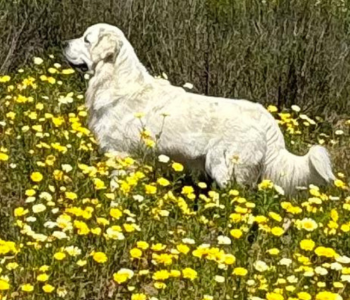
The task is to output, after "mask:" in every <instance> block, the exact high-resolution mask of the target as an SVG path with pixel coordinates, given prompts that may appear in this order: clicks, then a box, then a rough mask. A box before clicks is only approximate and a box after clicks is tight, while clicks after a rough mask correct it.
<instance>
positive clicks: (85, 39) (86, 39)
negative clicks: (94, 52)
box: [84, 36, 90, 44]
mask: <svg viewBox="0 0 350 300" xmlns="http://www.w3.org/2000/svg"><path fill="white" fill-rule="evenodd" d="M87 37H88V36H85V37H84V43H86V44H90V42H89V40H88V38H87Z"/></svg>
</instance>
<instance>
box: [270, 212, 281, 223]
mask: <svg viewBox="0 0 350 300" xmlns="http://www.w3.org/2000/svg"><path fill="white" fill-rule="evenodd" d="M269 217H270V218H272V219H274V220H275V221H277V222H281V221H282V217H281V216H280V215H279V214H276V213H275V212H273V211H271V212H269Z"/></svg>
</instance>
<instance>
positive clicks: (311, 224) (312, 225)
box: [301, 218, 318, 231]
mask: <svg viewBox="0 0 350 300" xmlns="http://www.w3.org/2000/svg"><path fill="white" fill-rule="evenodd" d="M301 227H302V228H303V229H305V230H307V231H314V230H315V229H316V228H317V227H318V225H317V223H316V222H315V221H314V220H313V219H310V218H304V219H303V220H301Z"/></svg>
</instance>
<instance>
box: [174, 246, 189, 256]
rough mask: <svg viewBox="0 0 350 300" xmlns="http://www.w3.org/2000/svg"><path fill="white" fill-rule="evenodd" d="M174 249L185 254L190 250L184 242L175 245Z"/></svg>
mask: <svg viewBox="0 0 350 300" xmlns="http://www.w3.org/2000/svg"><path fill="white" fill-rule="evenodd" d="M176 249H177V250H178V251H179V252H180V253H183V254H187V253H188V252H189V251H190V248H189V247H188V246H187V245H184V244H180V245H177V246H176Z"/></svg>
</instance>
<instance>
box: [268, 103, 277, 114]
mask: <svg viewBox="0 0 350 300" xmlns="http://www.w3.org/2000/svg"><path fill="white" fill-rule="evenodd" d="M267 110H268V111H269V112H270V113H274V112H277V111H278V108H277V107H276V106H274V105H269V106H268V107H267Z"/></svg>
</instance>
